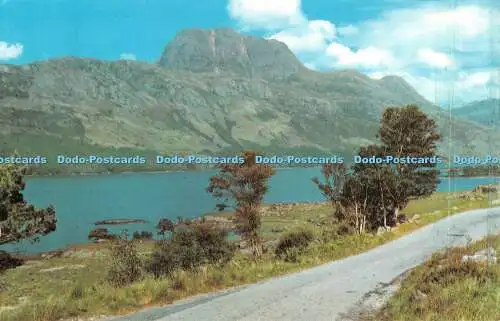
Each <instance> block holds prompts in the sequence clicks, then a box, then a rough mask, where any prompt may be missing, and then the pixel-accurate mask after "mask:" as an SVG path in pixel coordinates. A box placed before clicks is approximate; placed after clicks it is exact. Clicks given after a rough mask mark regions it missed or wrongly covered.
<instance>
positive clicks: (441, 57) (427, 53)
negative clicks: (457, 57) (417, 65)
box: [417, 48, 453, 69]
mask: <svg viewBox="0 0 500 321" xmlns="http://www.w3.org/2000/svg"><path fill="white" fill-rule="evenodd" d="M417 55H418V59H419V60H420V62H422V63H424V64H426V65H428V66H430V67H433V68H438V69H444V68H448V67H451V66H453V59H451V57H450V56H449V55H447V54H445V53H442V52H437V51H435V50H432V49H430V48H424V49H420V50H419V51H418V54H417Z"/></svg>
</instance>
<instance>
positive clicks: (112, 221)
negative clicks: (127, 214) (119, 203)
mask: <svg viewBox="0 0 500 321" xmlns="http://www.w3.org/2000/svg"><path fill="white" fill-rule="evenodd" d="M146 223H148V221H146V220H143V219H120V218H117V219H110V220H102V221H97V222H95V223H94V225H121V224H146Z"/></svg>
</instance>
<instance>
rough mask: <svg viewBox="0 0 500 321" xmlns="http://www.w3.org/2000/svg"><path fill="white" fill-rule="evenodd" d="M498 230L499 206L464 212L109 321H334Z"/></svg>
mask: <svg viewBox="0 0 500 321" xmlns="http://www.w3.org/2000/svg"><path fill="white" fill-rule="evenodd" d="M487 221H489V225H488V226H490V232H491V231H492V232H494V233H498V232H499V231H500V207H497V208H493V209H482V210H473V211H469V212H464V213H461V214H456V215H453V216H450V217H447V218H445V219H443V220H441V221H439V222H437V223H435V224H432V225H428V226H426V227H423V228H421V229H419V230H417V231H415V232H413V233H411V234H409V235H407V236H405V237H403V238H400V239H398V240H395V241H393V242H391V243H387V244H385V245H382V246H380V247H378V248H375V249H373V250H370V251H368V252H365V253H362V254H360V255H357V256H352V257H349V258H346V259H343V260H339V261H335V262H332V263H328V264H325V265H322V266H318V267H315V268H312V269H310V270H307V271H303V272H299V273H295V274H291V275H288V276H284V277H279V278H274V279H271V280H268V281H264V282H261V283H257V284H253V285H249V286H245V287H241V288H237V289H234V290H230V291H226V292H219V293H215V294H210V295H205V296H199V297H195V298H191V299H188V300H184V301H180V302H178V303H175V304H173V305H170V306H168V307H164V308H155V309H149V310H145V311H142V312H139V313H136V314H133V315H131V316H127V317H121V318H118V319H113V321H181V320H182V321H200V320H203V321H277V320H280V321H281V320H283V321H299V320H300V321H304V320H308V321H309V320H311V321H335V320H342V317H341V315H342V314H343V313H345V312H347V311H348V310H350V309H351V308H353V307H355V306H356V305H357V304H359V302H360V300H361V299H362V298H363V296H364V295H365V294H366V293H368V292H370V291H372V290H374V289H375V288H377V287H378V286H379V285H380V284H384V283H390V282H391V281H392V280H393V279H395V278H396V277H398V276H399V275H401V274H402V273H404V272H405V271H407V270H409V269H411V268H413V267H415V266H417V265H419V264H421V263H423V262H424V261H425V260H426V259H427V258H428V257H430V255H431V254H432V253H435V252H437V251H440V250H442V249H445V248H446V247H448V246H456V245H461V244H466V243H467V241H468V240H477V239H481V238H483V237H484V236H485V235H486V234H487V231H488V230H487V224H486V222H487Z"/></svg>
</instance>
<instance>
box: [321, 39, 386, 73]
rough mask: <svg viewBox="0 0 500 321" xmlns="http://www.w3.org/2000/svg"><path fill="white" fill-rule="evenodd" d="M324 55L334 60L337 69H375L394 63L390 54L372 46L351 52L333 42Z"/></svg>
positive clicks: (347, 48)
mask: <svg viewBox="0 0 500 321" xmlns="http://www.w3.org/2000/svg"><path fill="white" fill-rule="evenodd" d="M326 55H327V56H328V57H332V58H334V59H335V62H334V63H335V65H336V66H337V67H349V68H377V67H388V66H391V65H393V64H395V63H396V60H395V58H394V57H393V55H392V53H391V52H389V51H387V50H383V49H379V48H375V47H372V46H370V47H367V48H362V49H359V50H357V51H352V50H351V49H350V48H349V47H346V46H344V45H342V44H340V43H336V42H334V43H332V44H330V45H329V46H328V48H327V49H326Z"/></svg>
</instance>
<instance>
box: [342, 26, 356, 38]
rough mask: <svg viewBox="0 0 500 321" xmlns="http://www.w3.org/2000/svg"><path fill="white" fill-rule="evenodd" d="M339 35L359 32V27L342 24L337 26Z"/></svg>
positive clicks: (351, 34) (350, 34)
mask: <svg viewBox="0 0 500 321" xmlns="http://www.w3.org/2000/svg"><path fill="white" fill-rule="evenodd" d="M337 32H338V34H339V36H353V35H357V34H358V33H359V29H358V28H357V27H355V26H353V25H348V26H342V27H338V28H337Z"/></svg>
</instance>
